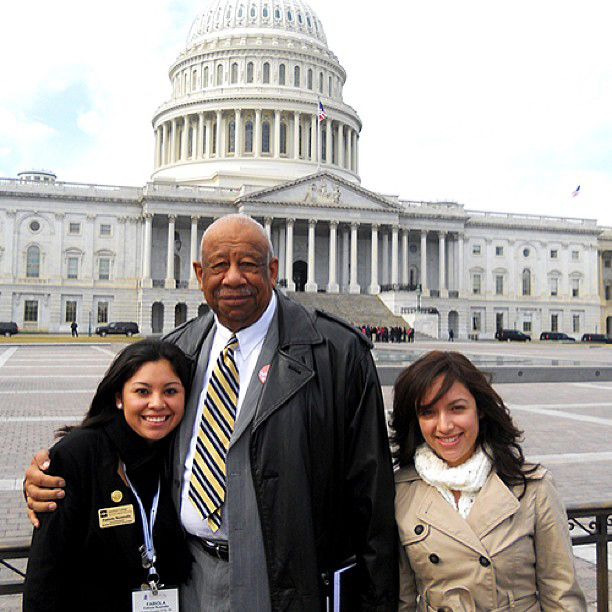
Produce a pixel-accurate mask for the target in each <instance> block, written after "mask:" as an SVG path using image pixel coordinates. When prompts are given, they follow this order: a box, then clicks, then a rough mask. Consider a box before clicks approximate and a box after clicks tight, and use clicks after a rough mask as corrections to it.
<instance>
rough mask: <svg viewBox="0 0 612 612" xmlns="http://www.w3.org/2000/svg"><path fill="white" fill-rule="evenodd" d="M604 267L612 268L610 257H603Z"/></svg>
mask: <svg viewBox="0 0 612 612" xmlns="http://www.w3.org/2000/svg"><path fill="white" fill-rule="evenodd" d="M604 268H612V259H604Z"/></svg>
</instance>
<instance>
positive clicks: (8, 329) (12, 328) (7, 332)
mask: <svg viewBox="0 0 612 612" xmlns="http://www.w3.org/2000/svg"><path fill="white" fill-rule="evenodd" d="M17 333H19V328H18V327H17V323H13V322H12V321H11V322H4V323H0V335H2V336H7V337H8V336H12V335H13V334H17Z"/></svg>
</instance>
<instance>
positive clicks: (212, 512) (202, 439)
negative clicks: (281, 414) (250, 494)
mask: <svg viewBox="0 0 612 612" xmlns="http://www.w3.org/2000/svg"><path fill="white" fill-rule="evenodd" d="M237 346H238V338H236V336H235V335H233V336H232V337H231V338H230V340H229V342H228V343H227V345H226V346H225V348H224V349H223V350H222V351H221V353H219V358H218V359H217V363H216V364H215V367H214V369H213V371H212V374H211V376H210V381H209V382H208V389H207V391H206V399H205V400H204V406H203V408H202V420H201V421H200V429H199V431H198V441H197V443H196V451H195V455H194V457H193V467H192V472H191V481H190V487H189V498H190V500H191V503H192V504H193V505H194V506H195V509H196V510H197V512H198V514H199V515H200V516H201V517H202V518H203V519H207V520H208V526H209V527H210V530H211V531H212V532H213V533H214V532H215V531H217V529H219V526H220V525H221V506H222V505H223V502H224V501H225V489H226V464H225V461H226V457H227V449H228V448H229V443H230V438H231V435H232V432H233V431H234V420H235V418H236V405H237V403H238V389H239V378H238V369H237V368H236V362H235V360H234V351H235V350H236V347H237Z"/></svg>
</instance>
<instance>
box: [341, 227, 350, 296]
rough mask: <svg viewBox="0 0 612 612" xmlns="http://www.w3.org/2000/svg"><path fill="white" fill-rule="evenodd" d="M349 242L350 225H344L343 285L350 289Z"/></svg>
mask: <svg viewBox="0 0 612 612" xmlns="http://www.w3.org/2000/svg"><path fill="white" fill-rule="evenodd" d="M349 242H350V233H349V228H348V226H345V227H344V230H343V232H342V286H343V287H344V288H345V289H348V286H349V282H350V279H349V268H350V266H349Z"/></svg>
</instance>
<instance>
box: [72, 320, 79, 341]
mask: <svg viewBox="0 0 612 612" xmlns="http://www.w3.org/2000/svg"><path fill="white" fill-rule="evenodd" d="M78 328H79V326H78V324H77V322H76V321H73V322H72V323H71V324H70V330H71V331H72V337H73V338H78V337H79V332H78Z"/></svg>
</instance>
